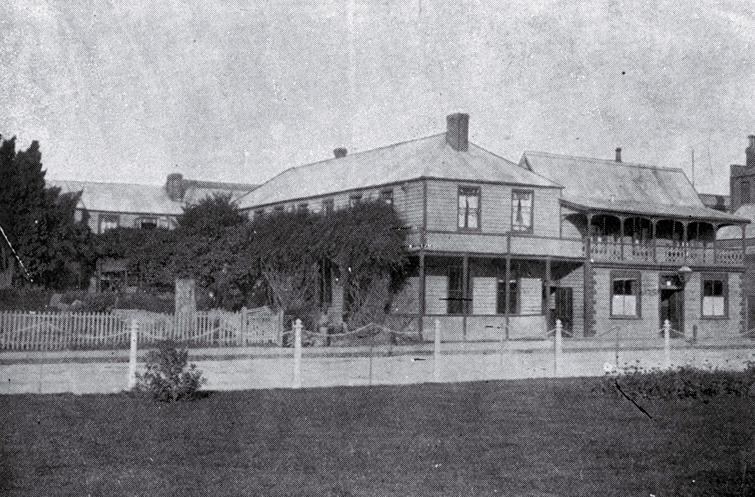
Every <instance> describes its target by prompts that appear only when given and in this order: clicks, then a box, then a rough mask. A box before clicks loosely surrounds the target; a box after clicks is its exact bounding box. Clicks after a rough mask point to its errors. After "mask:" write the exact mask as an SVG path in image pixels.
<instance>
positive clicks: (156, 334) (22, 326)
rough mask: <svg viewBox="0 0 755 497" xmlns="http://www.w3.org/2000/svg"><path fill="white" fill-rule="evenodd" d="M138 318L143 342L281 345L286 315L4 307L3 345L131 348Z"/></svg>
mask: <svg viewBox="0 0 755 497" xmlns="http://www.w3.org/2000/svg"><path fill="white" fill-rule="evenodd" d="M134 321H136V323H137V325H138V330H139V343H140V344H141V345H149V344H154V343H157V342H159V341H163V340H172V341H175V342H176V343H179V344H181V345H183V346H194V347H233V346H239V347H240V346H248V345H258V344H268V343H272V344H278V345H280V344H281V343H282V336H283V314H282V313H280V312H278V313H276V312H273V311H272V310H270V309H268V308H266V307H262V308H258V309H243V310H242V311H240V312H236V313H233V312H225V311H207V312H196V313H193V314H192V315H188V316H187V315H183V316H177V315H170V314H159V313H152V312H144V311H127V310H119V311H116V312H114V313H88V312H71V313H32V312H0V350H30V351H31V350H87V349H110V348H113V349H120V348H128V347H129V340H130V335H129V334H130V327H131V324H132V323H133V322H134Z"/></svg>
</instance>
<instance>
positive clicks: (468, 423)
mask: <svg viewBox="0 0 755 497" xmlns="http://www.w3.org/2000/svg"><path fill="white" fill-rule="evenodd" d="M598 381H599V380H596V379H561V380H522V381H509V382H504V381H501V382H483V383H460V384H444V385H413V386H390V387H373V388H329V389H311V390H299V391H293V390H268V391H244V392H214V393H210V394H209V395H208V396H206V397H204V398H202V399H200V400H197V401H194V402H189V403H175V404H159V403H155V402H152V401H150V400H146V399H144V398H137V397H134V396H131V395H128V394H117V395H84V396H74V395H48V396H35V395H18V396H1V397H0V429H1V430H2V431H1V432H0V493H3V492H5V493H8V494H10V495H46V496H47V495H49V496H54V495H93V496H94V495H213V496H223V495H316V496H328V495H330V496H342V497H343V496H357V495H370V496H372V495H417V496H423V495H428V496H429V495H463V496H468V495H470V496H471V495H532V496H570V495H600V496H610V495H622V496H634V495H637V496H646V497H647V496H650V495H651V494H653V495H656V496H658V497H661V496H664V497H665V496H673V495H679V496H690V495H711V496H713V495H715V496H725V495H737V496H739V495H753V494H754V493H755V442H754V439H753V430H755V402H754V401H753V400H751V399H749V398H747V397H744V398H741V397H731V396H722V397H716V398H714V399H712V400H711V401H710V402H709V403H703V402H699V401H681V400H643V401H640V403H641V404H642V405H643V407H644V408H645V409H646V410H647V411H648V412H649V413H650V414H651V415H652V419H648V418H647V417H646V416H645V415H644V414H642V413H641V412H639V411H638V410H637V409H636V408H635V407H634V406H633V405H631V403H630V402H629V401H627V400H626V399H624V398H622V397H620V396H619V395H597V394H594V393H592V392H591V391H592V389H593V387H594V386H595V385H597V384H598Z"/></svg>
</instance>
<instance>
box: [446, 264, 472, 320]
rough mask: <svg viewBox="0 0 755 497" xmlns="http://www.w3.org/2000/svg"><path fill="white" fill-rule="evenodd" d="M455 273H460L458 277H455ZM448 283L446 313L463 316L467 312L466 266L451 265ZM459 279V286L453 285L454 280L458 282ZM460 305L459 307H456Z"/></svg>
mask: <svg viewBox="0 0 755 497" xmlns="http://www.w3.org/2000/svg"><path fill="white" fill-rule="evenodd" d="M453 273H458V278H454V277H453ZM446 274H447V275H448V284H447V288H446V314H448V315H449V316H463V315H465V314H467V313H466V306H465V305H464V304H465V299H466V296H465V295H464V268H463V267H462V266H457V265H449V266H448V269H447V273H446ZM457 279H458V283H459V287H458V288H453V289H452V287H451V284H452V282H454V283H456V282H457V281H456V280H457ZM452 306H454V307H453V308H452ZM456 306H458V308H457V307H456Z"/></svg>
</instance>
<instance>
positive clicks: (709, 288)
mask: <svg viewBox="0 0 755 497" xmlns="http://www.w3.org/2000/svg"><path fill="white" fill-rule="evenodd" d="M703 295H704V296H706V297H711V296H712V295H713V282H712V281H704V282H703Z"/></svg>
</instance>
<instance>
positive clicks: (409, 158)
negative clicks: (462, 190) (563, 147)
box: [239, 133, 558, 208]
mask: <svg viewBox="0 0 755 497" xmlns="http://www.w3.org/2000/svg"><path fill="white" fill-rule="evenodd" d="M419 178H442V179H455V180H462V181H489V182H500V183H509V184H517V185H528V186H542V187H553V188H557V187H558V185H555V184H554V183H553V182H552V181H549V180H547V179H545V178H543V177H542V176H540V175H538V174H535V173H533V172H531V171H527V170H525V169H522V168H520V167H517V165H516V164H515V163H514V162H511V161H509V160H506V159H504V158H502V157H499V156H497V155H495V154H493V153H491V152H488V151H487V150H485V149H483V148H481V147H478V146H476V145H474V144H472V143H470V144H469V150H468V151H467V152H458V151H456V150H454V149H453V148H451V146H449V145H448V144H447V143H446V135H445V133H441V134H438V135H433V136H430V137H427V138H421V139H418V140H413V141H408V142H403V143H398V144H394V145H390V146H387V147H382V148H378V149H374V150H370V151H366V152H360V153H356V154H352V155H347V156H346V157H342V158H337V159H336V158H334V159H329V160H325V161H322V162H316V163H314V164H308V165H305V166H299V167H293V168H291V169H288V170H286V171H284V172H282V173H280V174H279V175H277V176H275V177H274V178H272V179H271V180H269V181H268V182H266V183H263V184H262V185H260V186H259V187H258V188H257V189H255V190H254V191H252V192H251V193H250V194H249V195H247V196H245V197H244V198H242V199H241V201H240V202H239V205H240V206H241V207H242V208H252V207H255V206H261V205H269V204H274V203H278V202H285V201H289V200H296V199H302V198H309V197H315V196H321V195H327V194H331V193H336V192H342V191H349V190H357V189H361V188H370V187H375V186H379V185H385V184H391V183H400V182H404V181H410V180H416V179H419Z"/></svg>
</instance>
